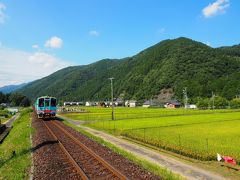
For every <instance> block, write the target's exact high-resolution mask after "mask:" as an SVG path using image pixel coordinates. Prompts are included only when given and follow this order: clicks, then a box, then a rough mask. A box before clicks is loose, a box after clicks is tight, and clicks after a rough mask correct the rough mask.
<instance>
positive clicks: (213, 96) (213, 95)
mask: <svg viewBox="0 0 240 180" xmlns="http://www.w3.org/2000/svg"><path fill="white" fill-rule="evenodd" d="M214 98H215V94H214V93H213V91H212V109H213V110H214Z"/></svg>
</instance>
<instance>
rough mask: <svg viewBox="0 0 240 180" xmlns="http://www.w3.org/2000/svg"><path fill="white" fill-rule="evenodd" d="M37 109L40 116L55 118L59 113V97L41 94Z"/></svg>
mask: <svg viewBox="0 0 240 180" xmlns="http://www.w3.org/2000/svg"><path fill="white" fill-rule="evenodd" d="M35 110H36V112H37V115H38V118H43V119H45V118H55V117H56V113H57V99H56V98H55V97H50V96H41V97H38V98H37V99H36V102H35Z"/></svg>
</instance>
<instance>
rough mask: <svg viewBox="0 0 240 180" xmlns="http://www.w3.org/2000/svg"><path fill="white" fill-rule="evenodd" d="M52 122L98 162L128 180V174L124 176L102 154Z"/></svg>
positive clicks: (122, 178)
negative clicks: (99, 154) (98, 153)
mask: <svg viewBox="0 0 240 180" xmlns="http://www.w3.org/2000/svg"><path fill="white" fill-rule="evenodd" d="M52 123H53V124H54V125H55V126H56V127H58V128H59V129H60V130H61V131H62V132H64V134H65V135H67V136H69V137H70V138H71V139H72V140H73V141H74V142H75V143H76V144H78V145H79V146H80V147H81V148H82V149H84V150H85V151H86V152H87V153H89V154H90V155H91V156H93V157H94V158H95V159H96V160H97V161H98V162H100V163H101V164H102V165H103V166H105V168H107V169H108V170H109V171H110V172H112V173H113V174H114V175H115V176H116V177H118V178H119V179H121V180H126V179H127V178H126V176H124V175H123V174H122V173H121V172H119V171H118V170H117V169H115V168H114V167H112V166H111V165H110V164H109V163H108V162H106V161H105V160H104V159H102V158H101V157H100V156H98V155H97V154H96V153H95V152H93V151H92V150H91V149H89V148H88V147H87V146H86V145H85V144H83V143H81V142H80V141H79V140H78V139H76V138H75V137H74V136H73V135H72V134H70V133H69V132H68V131H66V130H65V129H63V128H62V127H61V126H59V125H58V124H57V123H56V122H55V121H52Z"/></svg>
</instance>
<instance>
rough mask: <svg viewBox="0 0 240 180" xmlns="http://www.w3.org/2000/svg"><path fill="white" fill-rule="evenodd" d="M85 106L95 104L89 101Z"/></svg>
mask: <svg viewBox="0 0 240 180" xmlns="http://www.w3.org/2000/svg"><path fill="white" fill-rule="evenodd" d="M85 106H94V103H93V102H90V101H87V102H86V103H85Z"/></svg>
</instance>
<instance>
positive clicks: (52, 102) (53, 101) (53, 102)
mask: <svg viewBox="0 0 240 180" xmlns="http://www.w3.org/2000/svg"><path fill="white" fill-rule="evenodd" d="M56 104H57V100H56V99H54V98H52V99H51V106H53V107H56Z"/></svg>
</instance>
